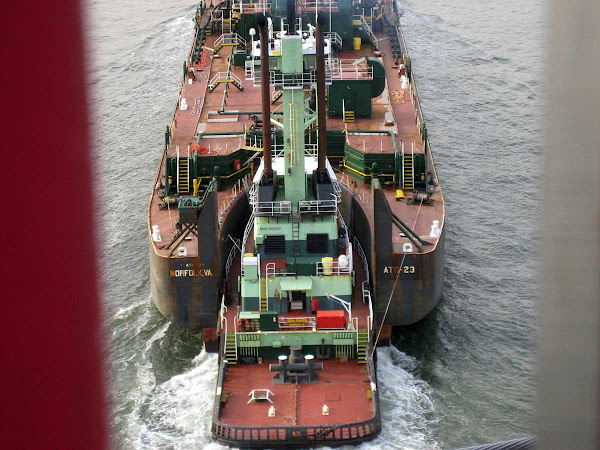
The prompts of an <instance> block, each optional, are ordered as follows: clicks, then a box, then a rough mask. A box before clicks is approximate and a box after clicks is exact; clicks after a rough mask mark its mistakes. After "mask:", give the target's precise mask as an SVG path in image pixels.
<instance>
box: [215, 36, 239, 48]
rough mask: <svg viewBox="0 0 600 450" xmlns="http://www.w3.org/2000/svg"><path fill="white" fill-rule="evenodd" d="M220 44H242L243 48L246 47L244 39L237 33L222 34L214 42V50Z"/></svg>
mask: <svg viewBox="0 0 600 450" xmlns="http://www.w3.org/2000/svg"><path fill="white" fill-rule="evenodd" d="M221 44H242V45H243V46H244V47H245V46H246V39H244V38H243V37H241V36H240V35H239V34H237V33H223V34H222V35H221V36H219V38H218V39H217V40H216V41H215V44H214V45H215V48H216V47H218V46H219V45H221Z"/></svg>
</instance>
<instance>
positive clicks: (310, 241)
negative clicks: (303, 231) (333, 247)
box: [306, 233, 329, 253]
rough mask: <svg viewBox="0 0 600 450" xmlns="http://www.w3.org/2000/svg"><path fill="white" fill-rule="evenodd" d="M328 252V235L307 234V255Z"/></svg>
mask: <svg viewBox="0 0 600 450" xmlns="http://www.w3.org/2000/svg"><path fill="white" fill-rule="evenodd" d="M328 251H329V235H328V234H327V233H319V234H307V235H306V252H307V253H327V252H328Z"/></svg>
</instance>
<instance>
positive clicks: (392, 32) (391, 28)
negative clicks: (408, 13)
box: [383, 16, 402, 61]
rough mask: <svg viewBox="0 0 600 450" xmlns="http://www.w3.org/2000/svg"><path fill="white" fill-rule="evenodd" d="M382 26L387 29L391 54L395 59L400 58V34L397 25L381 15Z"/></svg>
mask: <svg viewBox="0 0 600 450" xmlns="http://www.w3.org/2000/svg"><path fill="white" fill-rule="evenodd" d="M383 20H384V22H383V28H384V30H387V34H388V37H389V38H390V45H391V46H392V55H393V56H394V59H395V60H396V61H397V60H398V59H400V58H402V45H401V44H400V35H399V34H398V27H397V26H396V25H395V24H394V23H393V22H390V21H389V20H388V18H387V17H386V16H383Z"/></svg>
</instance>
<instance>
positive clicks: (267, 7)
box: [238, 0, 271, 14]
mask: <svg viewBox="0 0 600 450" xmlns="http://www.w3.org/2000/svg"><path fill="white" fill-rule="evenodd" d="M238 4H239V6H240V11H241V12H242V14H256V13H259V12H262V13H267V12H269V11H271V2H266V1H264V0H258V1H252V0H240V2H239V3H238Z"/></svg>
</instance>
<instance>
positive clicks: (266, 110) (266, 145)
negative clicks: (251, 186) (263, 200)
mask: <svg viewBox="0 0 600 450" xmlns="http://www.w3.org/2000/svg"><path fill="white" fill-rule="evenodd" d="M256 22H257V23H258V32H259V34H260V90H261V94H262V132H263V163H264V172H263V181H264V183H265V184H270V183H271V182H272V181H273V166H272V164H271V98H270V95H269V79H270V77H269V36H268V30H267V19H266V17H265V15H264V14H263V13H259V14H257V15H256Z"/></svg>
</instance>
